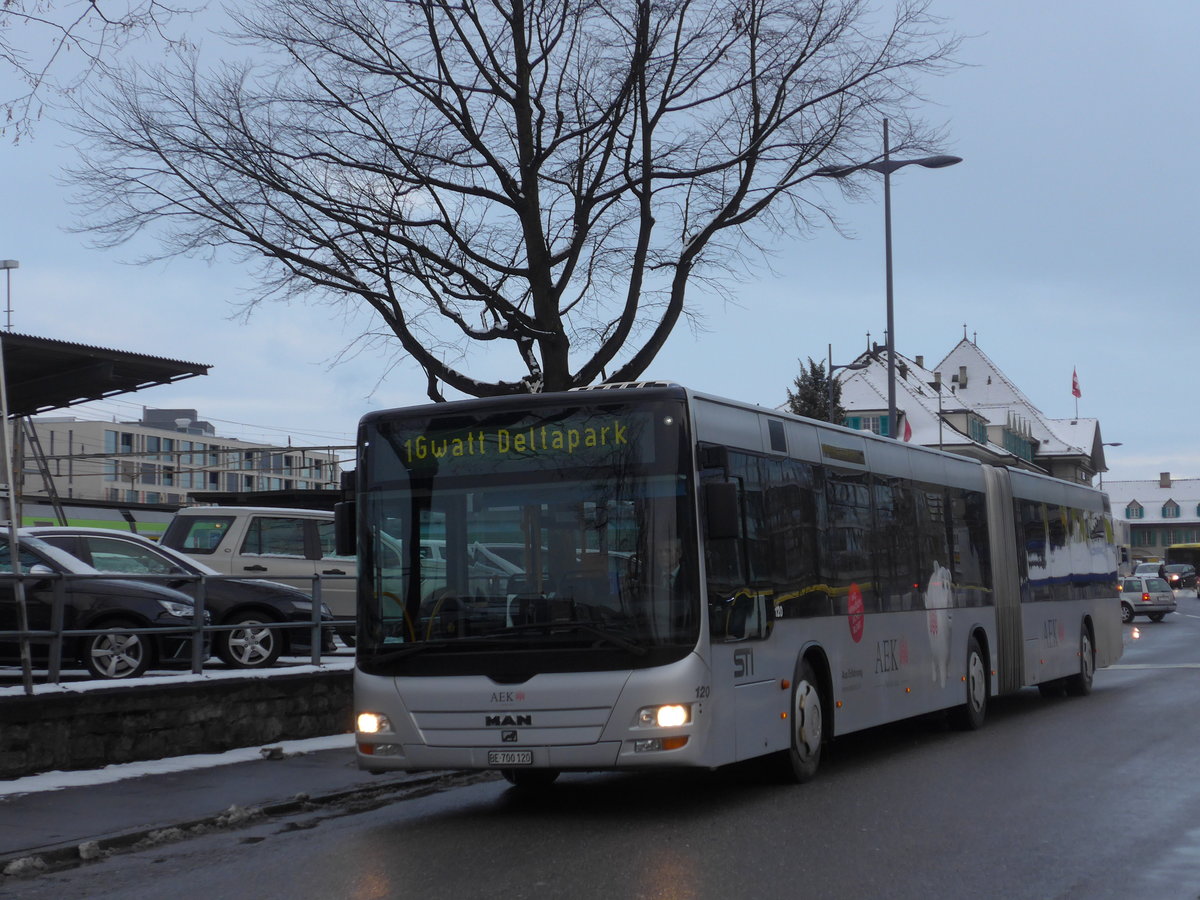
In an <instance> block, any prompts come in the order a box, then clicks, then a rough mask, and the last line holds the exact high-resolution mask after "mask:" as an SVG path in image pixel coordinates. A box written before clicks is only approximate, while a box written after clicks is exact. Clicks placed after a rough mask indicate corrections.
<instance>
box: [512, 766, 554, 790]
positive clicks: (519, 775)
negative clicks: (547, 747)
mask: <svg viewBox="0 0 1200 900" xmlns="http://www.w3.org/2000/svg"><path fill="white" fill-rule="evenodd" d="M500 774H501V775H503V776H504V780H505V781H507V782H508V783H509V784H511V785H512V786H513V787H517V788H522V789H524V790H538V789H539V788H548V787H550V785H552V784H554V779H556V778H558V769H501V770H500Z"/></svg>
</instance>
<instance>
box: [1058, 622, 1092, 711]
mask: <svg viewBox="0 0 1200 900" xmlns="http://www.w3.org/2000/svg"><path fill="white" fill-rule="evenodd" d="M1095 675H1096V648H1095V647H1093V646H1092V635H1091V632H1089V631H1088V627H1087V623H1086V622H1085V623H1084V624H1083V626H1082V627H1081V629H1080V634H1079V672H1078V673H1077V674H1075V675H1068V676H1067V677H1066V678H1065V679H1064V680H1063V684H1064V686H1065V687H1066V689H1067V693H1068V694H1070V695H1071V696H1072V697H1086V696H1087V695H1088V694H1090V693H1091V692H1092V679H1093V678H1094V677H1095Z"/></svg>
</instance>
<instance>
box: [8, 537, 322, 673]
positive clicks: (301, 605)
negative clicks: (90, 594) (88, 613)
mask: <svg viewBox="0 0 1200 900" xmlns="http://www.w3.org/2000/svg"><path fill="white" fill-rule="evenodd" d="M21 534H28V535H33V536H36V537H37V538H39V539H41V540H43V541H45V542H46V543H48V544H51V545H53V546H55V547H58V548H59V549H61V550H64V551H66V552H67V553H70V554H71V555H72V556H73V557H75V558H76V559H79V560H81V561H82V562H85V563H87V564H88V565H90V566H93V567H95V568H96V569H99V570H100V571H101V572H116V573H119V574H122V575H128V576H129V577H131V578H137V577H139V576H170V575H178V576H180V578H178V579H172V580H168V581H166V582H165V583H166V584H167V585H168V586H169V587H173V588H176V589H177V590H181V591H185V592H189V593H190V592H192V591H194V590H195V587H196V583H197V581H198V580H199V577H200V576H212V577H210V578H206V579H205V582H204V608H205V609H206V610H207V611H208V612H209V613H210V614H211V615H212V623H213V624H214V625H237V626H241V627H238V628H233V629H230V630H228V631H217V632H216V633H215V636H214V638H213V651H214V652H215V653H216V655H217V656H218V657H219V658H220V659H221V660H222V661H223V662H224V663H226V664H227V665H229V666H232V667H234V668H239V669H256V668H263V667H266V666H271V665H274V663H275V662H276V660H278V659H279V657H280V656H282V655H284V654H287V655H295V654H307V653H309V652H310V651H311V648H312V643H311V634H312V630H311V628H301V627H296V628H278V627H269V626H270V625H271V623H284V622H294V623H297V624H298V625H299V624H303V625H309V626H311V624H312V598H311V597H309V595H308V594H306V593H304V591H302V590H300V589H299V588H294V587H291V586H290V585H286V584H279V583H277V582H273V581H263V580H260V579H253V578H223V577H220V576H219V575H218V573H217V572H216V571H215V570H214V569H210V568H209V567H208V566H205V565H203V564H201V563H198V562H196V561H195V560H193V559H191V558H190V557H187V556H184V555H183V554H182V553H179V552H177V551H175V550H172V549H170V548H169V547H163V546H160V545H159V544H156V543H154V541H152V540H150V539H149V538H145V537H143V536H141V535H139V534H133V533H132V532H128V533H127V532H123V531H115V530H113V529H109V528H83V527H70V526H68V527H51V526H37V527H32V528H23V529H21ZM159 583H164V582H163V581H162V580H161V578H160V581H159ZM321 619H322V620H324V621H332V619H333V615H332V613H330V611H329V609H328V607H324V605H323V606H322V610H321ZM335 649H337V645H336V644H335V643H334V641H333V630H332V628H328V627H327V628H323V629H322V635H321V650H322V651H323V652H332V651H333V650H335Z"/></svg>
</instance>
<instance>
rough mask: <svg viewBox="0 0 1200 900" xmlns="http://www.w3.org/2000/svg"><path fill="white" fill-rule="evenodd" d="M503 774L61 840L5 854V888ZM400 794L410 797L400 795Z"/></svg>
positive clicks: (457, 776)
mask: <svg viewBox="0 0 1200 900" xmlns="http://www.w3.org/2000/svg"><path fill="white" fill-rule="evenodd" d="M498 777H499V775H498V774H497V773H494V772H432V773H422V774H417V775H413V776H411V777H408V778H404V779H398V780H392V781H388V782H386V783H384V784H367V785H360V786H358V787H353V788H345V789H341V790H335V791H327V792H326V793H324V794H320V795H317V796H311V795H309V794H305V793H300V794H296V795H295V796H294V797H292V798H290V799H288V800H279V801H274V802H270V803H266V804H264V805H262V806H255V807H248V808H247V807H239V806H231V807H229V809H227V810H225V811H224V812H221V813H216V814H213V815H209V816H203V817H201V818H198V819H191V820H189V821H185V822H179V823H177V824H175V825H165V826H159V827H156V828H138V829H134V830H132V831H126V832H120V833H118V834H112V835H106V836H104V837H101V838H96V839H93V840H87V841H83V842H82V843H64V844H56V845H52V846H49V847H44V848H40V849H37V850H25V851H21V852H20V853H11V854H8V855H6V856H0V886H3V885H5V884H7V883H11V882H13V881H16V880H18V879H21V878H28V877H33V876H37V875H44V874H48V873H51V872H60V871H62V870H64V869H70V868H75V867H77V866H81V865H83V864H85V863H89V862H94V861H97V860H103V859H107V858H108V857H110V856H113V855H115V854H117V853H125V852H129V851H132V850H141V849H146V848H148V847H153V846H156V845H160V844H165V843H173V842H176V841H181V840H185V839H186V838H189V837H195V836H199V835H203V834H211V833H213V832H215V831H218V830H222V829H233V828H239V827H241V826H244V825H250V824H254V823H258V822H262V821H264V820H267V819H271V818H276V817H282V816H288V815H293V814H295V813H299V812H307V811H312V810H317V809H321V808H324V807H329V806H334V805H337V804H345V803H350V802H354V803H356V804H357V805H358V806H359V809H357V810H356V811H359V812H361V811H365V810H367V809H373V808H375V807H377V806H382V805H383V804H384V803H386V802H389V801H392V800H396V799H401V800H404V799H408V797H410V796H414V797H415V796H425V795H426V794H431V793H435V792H437V791H438V790H443V789H445V788H449V787H457V786H460V785H465V784H473V783H476V782H480V781H494V780H495V779H496V778H498ZM396 794H404V795H406V796H403V797H400V798H397V797H395V795H396Z"/></svg>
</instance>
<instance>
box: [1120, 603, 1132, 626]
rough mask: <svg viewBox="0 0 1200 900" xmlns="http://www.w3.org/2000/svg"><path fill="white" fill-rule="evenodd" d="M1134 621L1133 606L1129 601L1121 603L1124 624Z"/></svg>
mask: <svg viewBox="0 0 1200 900" xmlns="http://www.w3.org/2000/svg"><path fill="white" fill-rule="evenodd" d="M1132 621H1133V607H1132V606H1130V605H1129V604H1128V603H1122V604H1121V622H1122V624H1125V625H1128V624H1129V623H1130V622H1132Z"/></svg>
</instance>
